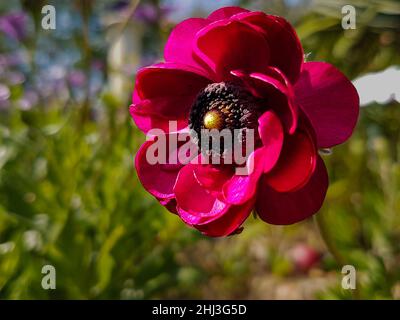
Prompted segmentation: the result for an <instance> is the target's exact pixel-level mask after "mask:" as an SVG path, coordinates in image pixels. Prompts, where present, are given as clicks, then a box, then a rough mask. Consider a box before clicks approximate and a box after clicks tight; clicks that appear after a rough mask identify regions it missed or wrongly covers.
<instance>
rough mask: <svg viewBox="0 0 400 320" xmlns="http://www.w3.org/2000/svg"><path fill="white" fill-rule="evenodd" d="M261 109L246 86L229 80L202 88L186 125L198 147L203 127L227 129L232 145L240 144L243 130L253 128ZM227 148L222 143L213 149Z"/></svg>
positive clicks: (220, 151) (243, 137) (255, 126)
mask: <svg viewBox="0 0 400 320" xmlns="http://www.w3.org/2000/svg"><path fill="white" fill-rule="evenodd" d="M261 112H262V105H261V102H260V100H259V99H257V98H256V97H254V96H253V95H252V94H251V93H250V92H248V91H247V90H246V89H245V88H243V87H241V86H238V85H236V84H233V83H229V82H220V83H212V84H210V85H208V86H207V87H206V88H205V89H204V90H202V91H201V92H200V93H199V94H198V96H197V98H196V100H195V102H194V103H193V106H192V109H191V111H190V115H189V128H190V129H191V130H193V131H192V132H195V133H196V134H195V138H196V139H197V143H198V145H199V147H200V148H201V149H203V147H204V145H203V146H202V145H201V138H202V132H203V130H212V129H216V130H218V131H221V130H224V129H228V130H230V131H231V134H232V139H233V140H232V144H229V145H230V146H232V145H234V144H235V143H237V142H240V141H241V143H243V139H245V135H243V131H244V130H240V129H256V128H257V126H258V118H259V116H260V115H261ZM227 149H229V147H228V146H227V143H226V141H225V144H224V143H223V142H222V143H221V147H220V149H219V150H213V151H215V152H217V153H219V154H222V153H223V152H224V151H226V150H227Z"/></svg>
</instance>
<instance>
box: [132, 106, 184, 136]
mask: <svg viewBox="0 0 400 320" xmlns="http://www.w3.org/2000/svg"><path fill="white" fill-rule="evenodd" d="M150 104H151V102H150V101H149V100H144V101H142V102H141V103H138V104H132V105H131V106H130V107H129V112H130V114H131V116H132V118H133V121H134V122H135V124H136V126H137V127H138V128H139V129H140V130H141V131H142V132H144V133H148V132H149V131H150V130H152V129H155V128H157V129H161V130H163V131H164V132H169V131H171V130H170V129H171V128H170V123H169V121H170V120H172V119H168V118H165V117H163V116H161V115H160V114H158V113H156V112H152V111H151V109H152V108H151V107H149V106H148V105H150ZM175 120H176V129H177V130H181V129H183V128H185V127H187V125H188V121H187V119H175Z"/></svg>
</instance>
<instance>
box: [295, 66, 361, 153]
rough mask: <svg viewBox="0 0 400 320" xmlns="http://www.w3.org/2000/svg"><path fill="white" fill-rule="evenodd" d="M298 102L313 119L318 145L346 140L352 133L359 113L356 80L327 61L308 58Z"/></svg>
mask: <svg viewBox="0 0 400 320" xmlns="http://www.w3.org/2000/svg"><path fill="white" fill-rule="evenodd" d="M295 96H296V102H297V104H298V105H299V106H300V107H301V108H302V110H303V111H304V112H305V114H306V115H307V116H308V118H309V119H310V121H311V124H312V126H313V128H314V130H315V132H316V135H317V144H318V147H319V148H327V147H332V146H334V145H337V144H340V143H343V142H344V141H346V140H347V139H348V138H349V137H350V135H351V134H352V132H353V130H354V127H355V125H356V123H357V119H358V113H359V98H358V94H357V90H356V89H355V88H354V86H353V84H352V83H351V82H350V81H349V80H348V79H347V78H346V77H345V76H344V75H343V74H342V73H341V72H340V71H339V70H338V69H336V68H335V67H333V66H332V65H330V64H329V63H325V62H307V63H305V64H304V65H303V70H302V73H301V77H300V79H299V81H298V82H297V84H296V86H295Z"/></svg>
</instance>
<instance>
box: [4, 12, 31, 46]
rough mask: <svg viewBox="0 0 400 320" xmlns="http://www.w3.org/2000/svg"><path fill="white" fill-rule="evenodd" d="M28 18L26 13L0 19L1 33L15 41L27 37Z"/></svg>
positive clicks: (16, 13) (17, 13)
mask: <svg viewBox="0 0 400 320" xmlns="http://www.w3.org/2000/svg"><path fill="white" fill-rule="evenodd" d="M27 23H28V16H27V15H26V14H25V13H24V12H21V11H19V12H13V13H9V14H6V15H3V16H1V17H0V31H2V32H3V33H5V34H6V35H7V36H8V37H10V38H12V39H15V40H18V41H20V40H22V39H24V38H25V36H26V31H27Z"/></svg>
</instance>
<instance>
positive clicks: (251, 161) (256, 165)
mask: <svg viewBox="0 0 400 320" xmlns="http://www.w3.org/2000/svg"><path fill="white" fill-rule="evenodd" d="M261 149H262V148H259V149H257V150H255V151H254V152H253V153H252V154H251V155H250V156H249V158H248V159H247V163H246V166H247V172H248V173H249V174H247V175H238V174H235V175H233V176H232V177H231V179H229V180H228V181H227V182H226V183H225V184H224V186H223V188H222V192H223V197H224V199H225V201H226V202H228V203H230V204H234V205H238V204H244V203H245V202H247V201H249V200H250V199H252V198H253V197H254V195H255V193H256V189H257V183H258V179H259V178H260V176H261V174H262V172H263V161H264V160H265V159H264V153H263V151H262V150H261Z"/></svg>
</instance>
